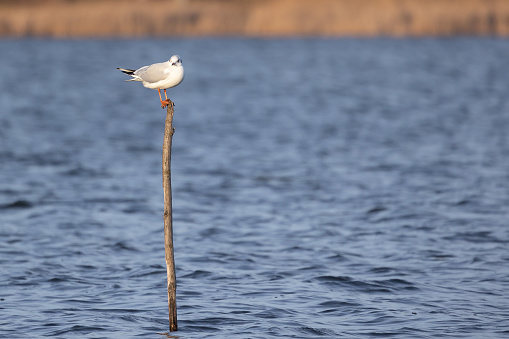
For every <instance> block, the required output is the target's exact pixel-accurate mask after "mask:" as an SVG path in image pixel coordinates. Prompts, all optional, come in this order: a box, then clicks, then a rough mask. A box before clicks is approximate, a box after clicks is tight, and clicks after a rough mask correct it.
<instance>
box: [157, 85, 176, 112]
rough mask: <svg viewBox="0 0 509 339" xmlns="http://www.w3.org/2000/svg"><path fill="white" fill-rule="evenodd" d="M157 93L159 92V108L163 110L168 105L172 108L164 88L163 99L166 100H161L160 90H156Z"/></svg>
mask: <svg viewBox="0 0 509 339" xmlns="http://www.w3.org/2000/svg"><path fill="white" fill-rule="evenodd" d="M158 91H159V98H160V99H161V107H162V108H165V107H166V106H168V105H170V104H171V105H172V106H173V102H172V101H171V100H170V99H168V95H167V94H166V88H165V89H164V97H165V98H166V100H164V101H163V99H162V98H161V92H160V91H161V90H160V89H158Z"/></svg>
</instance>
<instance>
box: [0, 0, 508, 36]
mask: <svg viewBox="0 0 509 339" xmlns="http://www.w3.org/2000/svg"><path fill="white" fill-rule="evenodd" d="M455 35H473V36H509V1H507V0H355V1H352V0H314V1H297V0H168V1H162V0H132V1H123V0H42V1H33V0H19V1H14V0H0V36H1V37H26V36H33V37H57V38H65V37H67V38H72V37H146V36H153V37H172V36H173V37H179V36H182V37H186V36H195V37H200V36H233V37H236V36H252V37H292V36H298V37H306V36H321V37H370V36H397V37H404V36H415V37H419V36H455Z"/></svg>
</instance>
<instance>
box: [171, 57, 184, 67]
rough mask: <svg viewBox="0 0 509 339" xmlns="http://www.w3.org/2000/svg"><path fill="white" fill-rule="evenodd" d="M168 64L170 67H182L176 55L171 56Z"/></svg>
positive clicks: (180, 60)
mask: <svg viewBox="0 0 509 339" xmlns="http://www.w3.org/2000/svg"><path fill="white" fill-rule="evenodd" d="M168 61H169V63H170V64H171V65H172V66H180V65H182V59H180V57H179V56H178V55H173V56H172V57H171V58H170V60H168Z"/></svg>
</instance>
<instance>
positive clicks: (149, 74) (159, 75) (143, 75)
mask: <svg viewBox="0 0 509 339" xmlns="http://www.w3.org/2000/svg"><path fill="white" fill-rule="evenodd" d="M169 73H170V67H169V65H168V63H167V62H161V63H158V64H153V65H150V66H144V67H142V68H140V69H138V70H136V72H134V75H135V76H137V77H138V78H140V79H141V80H142V81H145V82H148V83H151V84H153V83H156V82H158V81H161V80H165V79H167V78H168V75H169Z"/></svg>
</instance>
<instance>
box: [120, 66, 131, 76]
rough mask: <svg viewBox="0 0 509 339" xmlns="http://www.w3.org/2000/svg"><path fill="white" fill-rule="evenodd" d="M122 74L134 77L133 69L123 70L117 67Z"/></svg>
mask: <svg viewBox="0 0 509 339" xmlns="http://www.w3.org/2000/svg"><path fill="white" fill-rule="evenodd" d="M117 69H119V70H120V71H122V73H125V74H128V75H134V72H136V70H135V69H125V68H119V67H117Z"/></svg>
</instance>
